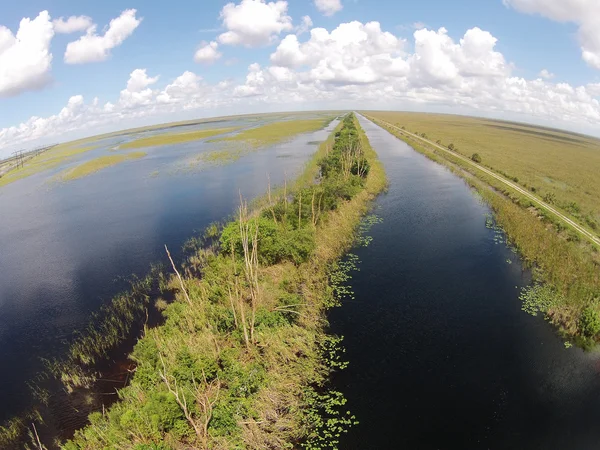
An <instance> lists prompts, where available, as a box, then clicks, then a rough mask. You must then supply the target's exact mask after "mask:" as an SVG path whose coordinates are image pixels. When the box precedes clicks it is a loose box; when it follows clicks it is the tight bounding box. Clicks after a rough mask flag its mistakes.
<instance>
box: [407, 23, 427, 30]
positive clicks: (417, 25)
mask: <svg viewBox="0 0 600 450" xmlns="http://www.w3.org/2000/svg"><path fill="white" fill-rule="evenodd" d="M411 27H412V28H413V29H415V30H420V29H421V28H427V25H425V23H423V22H414V23H413V24H412V25H411Z"/></svg>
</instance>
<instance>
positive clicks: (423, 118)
mask: <svg viewBox="0 0 600 450" xmlns="http://www.w3.org/2000/svg"><path fill="white" fill-rule="evenodd" d="M368 114H369V115H370V116H372V117H375V118H377V119H381V120H384V121H386V122H389V123H391V124H394V125H397V126H398V124H400V125H399V126H404V127H405V128H406V130H408V131H411V132H413V133H416V134H419V135H422V134H425V135H426V136H427V138H428V139H430V140H432V141H433V142H436V141H438V140H439V141H440V143H441V144H442V145H444V146H448V145H450V144H452V145H453V148H454V151H456V152H457V153H459V154H462V155H463V156H466V157H469V158H470V157H471V156H472V155H473V154H474V153H477V154H478V155H479V156H480V157H481V160H482V164H483V165H485V166H486V167H488V168H490V169H492V170H494V171H495V172H497V173H499V174H500V175H503V176H505V177H507V178H509V179H511V180H512V181H514V182H516V183H518V184H519V185H521V186H522V187H524V188H526V189H528V190H530V191H531V192H533V193H535V194H536V195H538V196H539V197H540V198H542V199H543V200H544V201H546V202H548V203H550V204H552V205H554V206H556V207H559V208H560V209H561V210H563V212H565V213H567V214H569V215H570V216H572V217H573V218H574V219H576V220H577V221H578V222H580V223H582V224H584V225H587V226H588V227H589V228H590V229H591V230H593V231H596V233H598V232H600V177H598V176H597V174H598V173H600V140H598V139H596V138H593V137H590V136H584V135H581V134H576V133H570V132H568V131H561V130H555V129H549V128H543V127H536V126H533V125H526V124H521V123H513V122H503V121H497V120H488V119H482V118H474V117H464V116H453V115H446V114H424V113H405V112H369V113H368Z"/></svg>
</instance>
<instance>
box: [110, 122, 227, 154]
mask: <svg viewBox="0 0 600 450" xmlns="http://www.w3.org/2000/svg"><path fill="white" fill-rule="evenodd" d="M238 128H239V127H229V128H214V129H210V130H198V131H191V132H188V133H163V134H157V135H155V136H148V137H144V138H140V139H135V140H133V141H131V142H126V143H124V144H122V145H120V146H119V150H126V149H132V148H143V147H153V146H158V145H170V144H183V143H185V142H192V141H197V140H199V139H205V138H208V137H211V136H216V135H219V134H223V133H229V132H231V131H234V130H237V129H238Z"/></svg>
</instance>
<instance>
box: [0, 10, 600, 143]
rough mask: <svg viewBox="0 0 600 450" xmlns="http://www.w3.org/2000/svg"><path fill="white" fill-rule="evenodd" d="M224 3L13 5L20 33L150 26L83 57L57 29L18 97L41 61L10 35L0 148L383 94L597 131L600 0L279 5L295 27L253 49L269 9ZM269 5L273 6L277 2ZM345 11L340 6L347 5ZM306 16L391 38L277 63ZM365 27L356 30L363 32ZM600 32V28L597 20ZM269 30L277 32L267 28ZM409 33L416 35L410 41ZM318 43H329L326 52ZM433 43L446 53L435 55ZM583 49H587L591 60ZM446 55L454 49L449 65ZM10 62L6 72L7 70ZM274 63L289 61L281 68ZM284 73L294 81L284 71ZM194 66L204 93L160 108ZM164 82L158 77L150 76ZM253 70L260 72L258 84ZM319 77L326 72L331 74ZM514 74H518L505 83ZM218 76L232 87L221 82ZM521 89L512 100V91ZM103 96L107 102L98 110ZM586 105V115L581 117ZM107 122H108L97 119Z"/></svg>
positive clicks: (5, 17) (10, 17)
mask: <svg viewBox="0 0 600 450" xmlns="http://www.w3.org/2000/svg"><path fill="white" fill-rule="evenodd" d="M316 1H321V2H325V3H328V2H329V3H330V4H333V7H332V8H333V9H330V10H324V9H323V5H321V9H319V8H317V5H316V4H315V2H316ZM227 3H228V2H225V1H202V2H198V1H175V2H169V3H168V4H166V3H165V2H148V1H146V2H142V1H120V0H106V1H103V2H75V1H66V0H55V1H51V0H46V1H43V0H36V1H28V2H2V3H1V4H0V26H3V27H5V28H6V29H8V30H10V32H12V33H13V34H16V33H17V31H18V30H19V24H20V22H21V20H22V19H23V18H31V19H32V20H33V19H35V18H36V17H37V16H38V15H39V14H40V13H41V12H42V11H48V14H49V16H50V18H51V19H58V18H59V17H65V18H67V17H69V16H87V17H89V18H90V19H91V21H92V22H93V23H94V24H96V25H97V29H96V34H98V35H100V36H101V35H102V34H103V31H104V30H105V29H106V27H107V26H108V24H109V22H110V21H111V20H112V19H115V18H117V17H119V16H120V15H121V14H122V13H123V12H124V11H126V10H130V9H135V10H136V12H135V18H136V20H139V19H140V18H141V19H142V20H141V22H140V23H139V25H138V26H137V27H134V29H132V30H131V31H130V32H128V34H127V37H126V38H125V39H124V40H123V41H122V42H121V43H120V44H118V45H116V46H114V47H113V48H111V49H109V50H108V53H107V57H106V58H104V60H101V61H87V60H86V61H83V62H81V63H77V64H67V63H66V62H65V61H64V56H63V55H64V54H65V50H66V47H67V45H68V44H69V43H70V42H73V41H77V40H78V39H80V38H81V37H82V36H83V35H85V33H86V32H85V31H84V30H79V31H77V32H74V33H71V34H60V33H58V32H57V31H56V30H57V28H55V29H54V31H55V32H54V35H53V37H52V38H51V40H50V43H49V47H48V51H49V52H50V53H51V54H52V60H51V67H49V68H48V70H45V71H43V70H41V72H43V73H41V72H40V73H41V75H40V76H43V77H44V78H43V79H42V78H40V79H39V80H38V82H33V87H31V86H30V85H31V83H29V82H24V83H23V85H22V86H21V87H19V88H17V92H15V91H14V90H13V91H10V92H9V93H8V94H7V93H6V92H5V93H4V95H3V94H2V92H3V91H2V83H3V82H4V83H7V81H6V79H7V78H10V80H11V82H12V81H14V80H15V79H17V78H18V77H19V76H25V75H22V73H21V72H20V71H19V70H16V69H15V70H10V69H11V68H12V67H18V66H19V65H20V64H22V65H23V66H24V67H25V68H26V69H24V70H25V71H29V72H30V71H31V69H30V67H31V65H34V64H36V59H35V58H33V59H32V61H28V58H30V56H28V53H27V52H26V51H18V52H13V54H11V55H9V54H8V53H5V54H3V53H2V40H1V35H0V130H4V131H0V149H2V148H9V147H12V146H14V145H17V144H18V145H20V146H28V145H34V144H36V143H38V142H44V141H45V140H46V141H47V140H48V139H50V140H58V141H60V140H64V139H65V138H69V137H73V136H74V137H79V136H82V135H89V134H95V132H96V131H107V130H110V129H117V128H123V127H126V126H129V125H137V124H140V123H157V122H161V121H167V120H171V118H175V119H180V118H193V117H206V116H211V115H216V114H221V113H236V112H241V113H245V112H253V111H263V110H290V109H306V108H307V107H322V108H327V107H332V108H333V107H350V108H352V107H356V108H358V107H364V106H365V105H366V106H369V107H374V108H376V107H377V106H378V102H377V98H378V97H383V98H385V99H386V101H385V102H382V103H381V108H382V109H417V110H430V111H443V112H451V111H456V112H459V113H473V114H480V115H491V116H495V117H501V118H511V119H517V120H525V121H531V122H536V123H544V124H551V125H555V126H562V127H564V128H569V129H575V130H578V131H586V132H589V133H593V134H600V127H598V121H597V120H598V119H597V117H600V108H599V107H598V105H597V97H596V96H597V95H598V94H599V93H600V92H598V91H600V89H598V87H597V86H594V84H595V83H598V82H599V81H600V76H599V75H600V70H599V69H600V67H599V66H600V63H596V62H595V59H594V56H595V55H596V54H598V55H600V31H598V32H597V33H598V36H596V35H594V31H593V29H594V26H593V25H595V24H596V23H597V24H598V25H600V3H597V2H595V1H592V0H589V1H588V0H504V2H503V1H502V0H486V1H481V0H462V1H458V2H448V1H446V0H420V1H418V2H398V1H394V0H383V1H366V0H341V1H340V0H315V1H309V0H305V1H298V0H290V1H288V2H283V1H280V2H278V3H277V5H278V6H277V7H278V8H279V11H283V13H282V14H281V17H284V16H285V17H288V16H289V19H291V23H290V21H288V22H287V25H285V26H284V28H283V29H282V30H279V31H272V32H271V35H270V38H269V42H267V43H265V42H261V43H260V44H252V45H250V46H248V45H245V44H246V43H247V42H249V41H244V39H247V38H248V37H247V36H246V35H245V34H244V33H245V32H246V31H247V30H246V31H244V30H243V29H239V28H237V29H236V27H240V26H241V27H243V26H244V24H246V25H247V26H249V27H251V28H252V27H254V28H256V29H258V28H260V27H262V26H265V27H269V26H270V25H269V24H268V23H262V22H261V20H260V19H261V16H264V14H262V13H261V14H258V16H252V15H250V14H247V15H245V14H246V11H250V9H247V10H246V9H239V11H238V12H239V13H240V14H241V16H240V15H238V19H240V17H241V18H243V20H242V21H241V22H242V24H241V25H240V23H239V22H240V21H239V20H238V21H237V22H235V20H234V21H233V22H227V21H226V15H221V12H222V11H223V12H224V11H226V9H224V7H225V5H226V4H227ZM233 3H234V4H233V5H231V7H232V8H234V7H241V6H244V8H245V7H246V6H249V4H250V3H257V4H258V3H260V4H261V6H262V7H265V8H267V7H268V4H267V2H266V1H265V0H237V1H235V2H233ZM242 3H246V5H242ZM336 3H337V5H336ZM568 3H573V7H572V8H570V9H569V8H567V10H565V8H564V6H565V5H567V4H568ZM595 3H597V5H596V4H595ZM582 5H583V6H582ZM271 6H272V7H274V6H275V3H272V4H271ZM330 6H331V5H330ZM339 6H341V7H342V8H341V9H339ZM567 6H568V5H567ZM229 11H233V9H230V10H229ZM257 11H258V10H257ZM265 11H266V9H265ZM304 16H310V19H311V22H312V25H311V26H310V27H308V29H309V30H310V29H316V28H323V29H325V30H327V32H328V33H332V32H333V30H335V29H336V28H338V27H339V26H340V25H341V24H348V23H351V22H352V21H358V22H360V24H361V25H365V24H367V23H368V22H372V21H374V22H378V23H379V28H380V32H379V31H375V32H369V31H367V32H366V33H367V35H368V37H367V38H365V39H364V40H363V41H361V42H360V43H354V44H353V43H348V42H345V41H344V42H342V41H341V40H338V38H335V39H334V38H332V40H334V41H336V42H334V43H332V44H331V43H330V44H327V45H326V44H323V43H322V42H317V41H315V42H313V43H312V44H311V45H312V46H311V47H310V48H308V47H307V48H305V49H304V50H302V51H299V52H298V53H297V54H296V55H295V56H294V57H293V58H291V57H290V58H291V59H290V58H287V59H286V58H283V57H281V58H275V61H279V62H277V63H274V62H273V57H272V56H271V55H273V54H275V53H277V52H278V51H279V50H280V46H282V45H283V44H282V42H283V40H284V38H286V36H287V35H289V34H292V35H295V34H298V36H297V38H295V39H296V41H298V42H299V45H302V44H304V43H306V42H307V41H309V40H311V34H310V32H309V31H307V32H304V33H300V32H299V30H298V27H299V26H300V24H301V23H302V18H303V17H304ZM281 17H280V18H279V19H276V21H277V20H280V19H281ZM49 20H50V19H49ZM232 20H233V19H232ZM595 20H597V22H594V21H595ZM253 21H254V22H253ZM234 22H235V23H234ZM283 22H285V20H284V21H283ZM283 22H280V23H283ZM415 24H416V25H415ZM271 25H272V24H271ZM421 27H425V28H426V29H427V30H429V31H430V32H431V33H438V34H437V35H435V36H434V35H433V34H431V35H426V33H423V34H422V35H421V37H420V38H417V37H416V35H414V33H415V31H416V29H417V28H421ZM441 27H444V28H445V29H446V30H447V37H448V38H450V39H451V43H452V44H453V45H456V46H460V40H461V38H463V37H464V36H465V33H466V32H467V31H468V30H472V29H475V28H476V29H478V30H479V31H481V33H479V34H477V35H476V36H475V35H473V40H474V42H475V41H477V42H478V43H477V44H473V45H474V47H477V46H478V45H479V42H480V41H481V43H482V44H481V45H483V46H485V49H484V50H485V54H484V53H481V54H474V53H469V52H470V51H471V50H463V49H456V48H454V47H451V46H450V44H448V43H445V44H444V43H442V44H439V42H441V41H439V40H436V39H437V38H438V37H439V35H440V34H439V32H438V30H439V29H440V28H441ZM362 29H363V28H360V27H358V28H357V27H355V28H353V30H355V34H356V33H360V32H361V31H360V30H362ZM586 29H587V31H585V30H586ZM590 29H591V30H592V31H589V30H590ZM597 29H598V30H600V26H599V27H598V28H597ZM232 30H233V32H235V33H237V35H236V36H238V38H240V39H241V40H240V41H238V42H227V39H226V38H220V36H221V35H222V34H223V33H227V32H228V31H230V32H231V31H232ZM582 30H584V31H582ZM0 31H1V29H0ZM5 31H6V30H5ZM266 33H267V37H269V36H268V35H269V32H268V31H267V32H266ZM353 33H354V32H353ZM383 33H387V35H386V36H388V35H393V36H394V38H397V39H398V42H391V41H390V38H389V36H388V37H387V38H385V39H387V40H388V41H390V42H387V43H386V44H385V45H383V46H382V45H380V44H379V43H377V42H379V41H378V39H379V38H380V37H381V36H384V35H383ZM339 34H342V33H339ZM332 36H333V35H332ZM494 38H495V41H493V39H494ZM339 39H346V38H345V37H340V38H339ZM444 39H445V38H444ZM350 40H352V38H350ZM402 40H406V42H404V43H402V44H400V43H399V42H401V41H402ZM203 41H206V42H210V41H214V42H215V43H216V44H215V45H216V46H217V48H218V52H219V53H220V54H221V55H222V56H221V57H220V58H219V59H216V60H214V61H208V60H205V61H200V62H197V61H195V60H194V54H195V52H196V50H198V48H199V47H201V45H202V42H203ZM438 41H439V42H438ZM286 42H287V41H286ZM290 42H291V39H290ZM436 42H438V43H437V44H436ZM486 42H487V44H486ZM490 42H492V43H490ZM417 43H420V44H422V47H420V48H421V49H422V53H423V54H422V55H421V54H419V50H418V49H417V48H416V46H417ZM321 44H322V47H319V48H320V50H319V48H317V47H318V46H319V45H321ZM438 44H439V45H438ZM436 45H437V46H438V47H439V46H440V45H441V47H439V48H438V49H437V50H435V49H434V47H435V48H437V47H436ZM315 46H317V47H315ZM332 46H333V47H332ZM361 46H362V47H361ZM358 47H361V48H358ZM492 47H493V48H492ZM332 48H335V49H337V50H335V51H334V53H335V52H340V53H341V54H342V55H337V56H336V58H337V59H332V58H334V56H331V55H328V52H332ZM425 48H429V49H434V50H431V51H430V52H429V53H428V51H426V50H423V49H425ZM582 48H583V49H584V50H587V51H588V52H587V56H585V57H584V54H583V53H582ZM440 49H441V50H440ZM484 50H482V51H484ZM354 51H356V52H357V53H356V58H358V59H361V58H362V59H364V60H365V61H366V60H369V61H371V62H374V63H375V64H379V63H378V62H377V61H380V60H381V59H382V58H383V59H385V60H386V61H387V60H390V61H391V60H394V61H395V63H394V64H397V65H400V66H402V68H400V69H397V70H391V69H390V71H389V73H387V72H386V75H382V76H377V77H374V76H372V75H369V73H370V71H371V70H372V67H366V66H364V65H363V66H362V67H359V65H360V64H361V63H360V62H359V61H358V60H352V58H353V56H352V52H354ZM319 52H322V53H319ZM317 54H320V55H321V56H320V58H319V57H316V56H314V55H317ZM7 55H8V56H7ZM447 55H450V56H448V58H449V59H448V60H447V61H446V59H445V58H446V56H447ZM498 55H500V56H498ZM590 55H592V56H590ZM599 58H600V56H599ZM84 59H85V58H84ZM281 61H285V62H284V63H282V62H281ZM478 61H480V62H481V63H480V64H479V63H478ZM405 62H406V64H405ZM254 63H258V64H259V65H260V68H257V66H254V69H249V66H250V65H251V64H254ZM386 64H387V63H386ZM390 64H391V63H390ZM419 64H420V65H421V66H419ZM477 64H479V65H480V66H481V67H484V66H485V70H484V69H482V68H481V67H480V68H476V69H474V67H475V66H474V65H477ZM2 65H4V67H5V69H4V71H5V72H6V73H3V69H2ZM273 66H281V67H280V68H279V69H273ZM377 67H379V66H377ZM390 67H391V66H390ZM397 67H399V66H397ZM136 69H146V73H147V76H148V77H149V78H148V79H147V80H146V81H142V85H141V87H140V88H139V89H138V90H137V93H142V92H146V93H147V95H146V94H144V100H140V99H139V98H138V97H139V96H138V97H136V96H135V95H134V97H135V98H137V100H135V101H134V102H133V103H132V102H129V103H128V102H127V101H126V100H125V99H123V98H122V96H121V91H122V90H123V89H125V88H126V86H127V82H128V80H129V78H130V75H131V74H132V72H133V71H134V70H136ZM480 69H481V70H480ZM542 69H546V70H547V71H548V72H550V73H552V74H553V75H554V76H553V77H552V78H547V79H545V80H543V84H540V83H537V84H536V83H534V82H533V81H534V80H536V79H538V78H539V73H540V71H541V70H542ZM353 70H354V72H353ZM473 70H475V72H476V74H474V72H473ZM482 70H483V72H482ZM276 71H279V72H277V73H279V74H285V75H280V76H277V75H274V74H275V72H276ZM436 71H437V72H438V73H439V72H447V73H446V75H448V76H444V77H438V76H437V75H436ZM185 72H189V74H188V77H187V80H188V83H191V85H193V87H189V86H188V87H186V88H185V92H186V94H185V95H183V94H182V95H180V97H178V98H177V99H175V97H174V96H173V95H171V96H170V99H169V102H167V103H168V107H165V106H164V105H163V104H161V105H160V107H159V106H156V105H157V104H158V103H156V100H157V99H158V98H159V96H160V93H161V90H165V89H166V88H167V86H169V84H173V83H174V82H175V80H177V79H178V77H180V76H182V74H184V73H185ZM484 72H485V73H484ZM138 74H139V72H138ZM192 74H193V75H194V76H195V77H196V78H193V77H192ZM249 74H250V75H249ZM156 76H158V77H159V78H158V80H156V81H153V82H150V81H148V80H149V79H152V80H154V77H156ZM247 76H249V77H254V79H252V80H250V81H249V80H247V79H246V77H247ZM320 76H321V77H324V78H321V79H320V78H319V77H320ZM363 76H364V78H362V77H363ZM3 77H4V81H3ZM273 77H274V78H273ZM452 77H454V78H452ZM510 79H513V80H512V81H510V82H507V81H506V80H510ZM516 79H522V80H523V81H524V83H525V84H527V83H529V84H528V85H526V86H525V85H524V84H523V83H520V84H519V83H517V85H519V86H521V87H520V88H519V89H522V90H521V91H519V92H518V93H515V91H514V86H515V83H516V81H515V80H516ZM40 80H41V81H40ZM17 81H18V80H17ZM220 82H225V83H222V84H221V85H219V83H220ZM28 83H29V84H28ZM561 83H566V84H568V85H569V87H570V88H571V89H573V90H575V91H574V92H567V91H569V89H567V88H565V86H564V85H561ZM175 84H177V83H175ZM180 84H181V83H180ZM391 86H392V87H391ZM523 86H525V87H523ZM578 87H582V88H583V89H586V95H587V97H586V98H585V99H584V98H583V97H582V93H581V92H578V91H576V89H577V88H578ZM194 89H196V91H194ZM390 89H392V91H393V92H392V93H390V92H391V91H390ZM146 90H150V91H152V92H150V91H146ZM456 92H460V94H456ZM74 96H82V97H83V99H79V97H77V98H76V99H75V100H73V101H72V104H73V105H75V106H73V108H72V110H73V111H72V113H70V119H69V120H68V122H69V123H68V124H67V125H65V120H64V118H61V119H60V120H59V119H52V120H51V121H49V122H48V124H42V125H39V126H38V127H37V130H36V131H31V130H29V132H28V131H27V130H26V129H25V128H27V127H29V128H31V124H29V125H27V126H26V127H25V128H23V127H20V128H21V129H20V130H19V131H18V132H17V131H15V128H13V129H12V131H7V130H9V129H10V127H17V128H19V126H20V124H22V123H24V124H27V122H28V121H29V120H30V118H31V117H32V116H36V117H41V118H49V117H52V116H55V115H57V114H58V113H59V112H60V111H61V109H62V108H64V107H65V106H66V105H67V104H68V102H69V99H70V98H72V97H74ZM186 96H187V97H193V96H196V97H195V100H194V101H193V102H187V103H186V99H185V98H184V97H186ZM511 96H514V97H515V98H512V99H511V98H509V97H511ZM560 96H563V97H561V100H560V102H559V101H558V100H556V99H557V98H558V97H560ZM96 97H97V98H98V101H97V106H95V107H92V106H89V105H90V104H91V103H92V102H93V100H94V98H96ZM201 97H203V98H205V99H206V98H208V97H210V98H211V100H210V101H200V98H201ZM474 97H476V98H475V100H474V101H473V105H471V104H469V99H473V98H474ZM128 98H129V97H128ZM163 98H164V97H163ZM288 98H293V101H291V102H290V101H288V100H287V99H288ZM520 98H522V99H524V101H526V100H527V99H528V98H530V99H531V101H530V102H529V103H528V104H527V105H525V104H523V105H520V104H519V101H520V100H519V99H520ZM541 98H543V100H540V99H541ZM148 99H150V100H148ZM393 99H395V100H393ZM106 102H110V103H111V104H112V105H114V106H115V108H114V109H113V110H111V112H110V114H105V113H104V112H100V111H99V109H100V106H102V105H104V104H106ZM153 102H154V103H153ZM159 103H160V102H159ZM560 108H565V109H564V111H563V110H561V109H560ZM117 112H118V113H117ZM580 112H581V117H579V116H578V114H579V113H580ZM96 122H97V125H93V126H90V125H89V124H90V123H96ZM50 125H51V126H50ZM43 127H46V128H47V129H44V128H43Z"/></svg>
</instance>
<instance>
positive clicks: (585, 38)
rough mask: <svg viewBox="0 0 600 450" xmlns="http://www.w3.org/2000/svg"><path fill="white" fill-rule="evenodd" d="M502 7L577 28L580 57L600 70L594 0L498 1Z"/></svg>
mask: <svg viewBox="0 0 600 450" xmlns="http://www.w3.org/2000/svg"><path fill="white" fill-rule="evenodd" d="M502 2H503V3H504V5H506V6H510V7H513V8H515V9H516V10H518V11H521V12H524V13H527V14H540V15H541V16H544V17H546V18H548V19H550V20H554V21H557V22H572V23H575V24H577V25H578V26H579V29H578V32H577V35H578V39H579V44H580V45H581V56H582V58H583V60H584V61H585V62H586V63H587V64H589V65H590V66H592V67H594V68H596V69H600V3H598V1H597V0H502Z"/></svg>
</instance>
